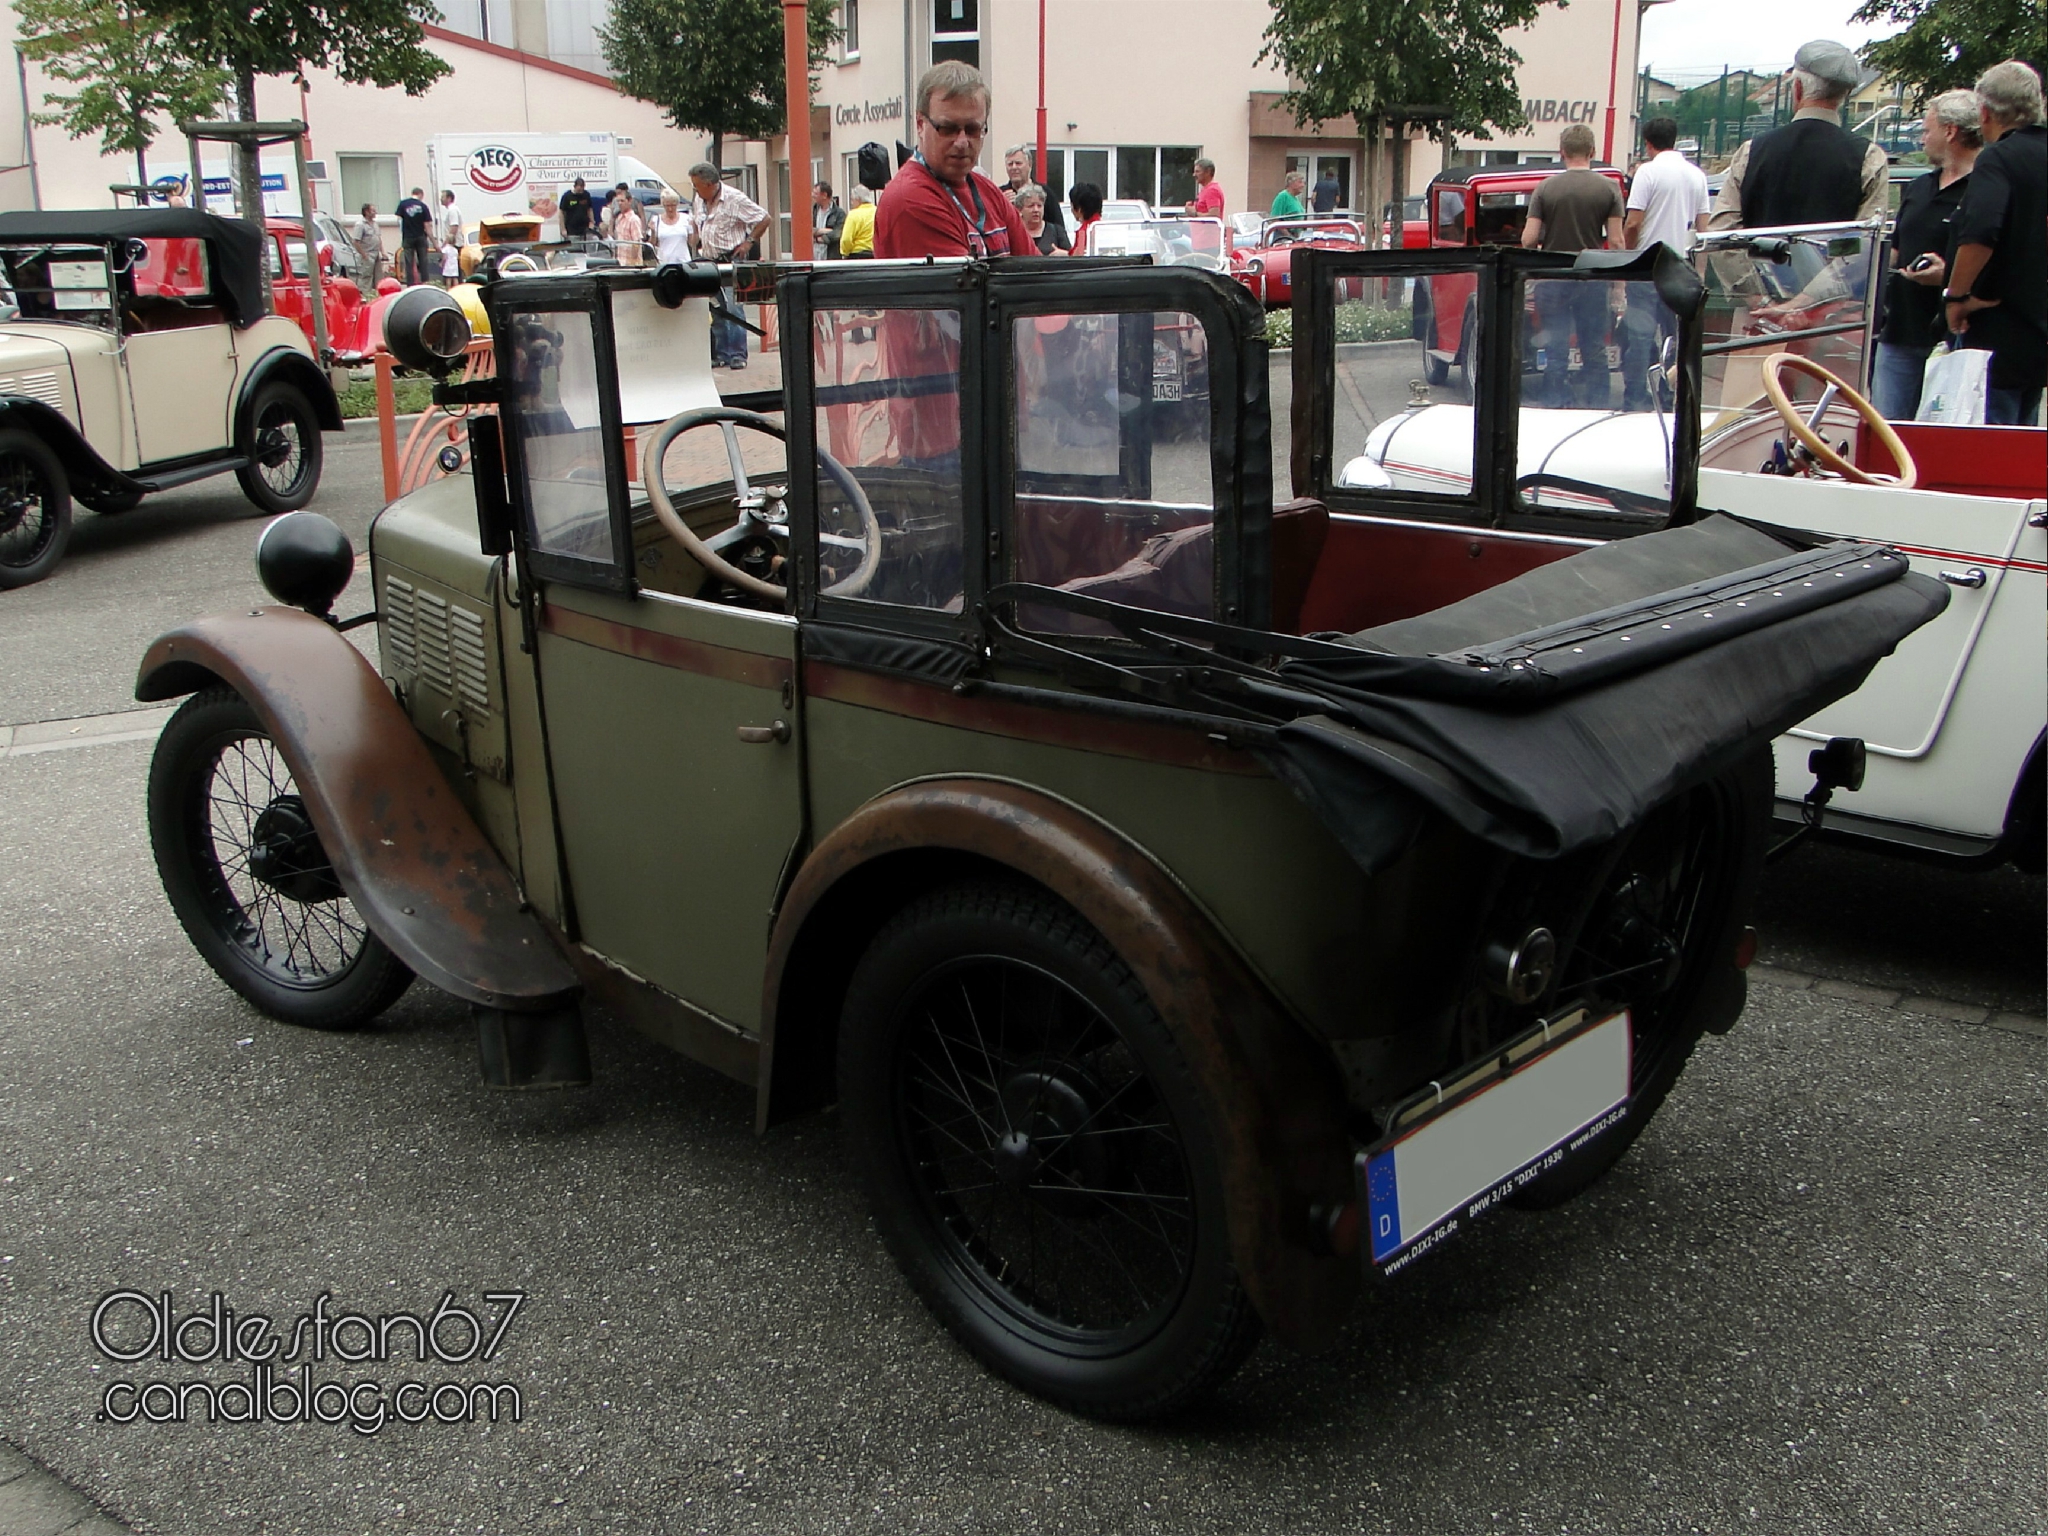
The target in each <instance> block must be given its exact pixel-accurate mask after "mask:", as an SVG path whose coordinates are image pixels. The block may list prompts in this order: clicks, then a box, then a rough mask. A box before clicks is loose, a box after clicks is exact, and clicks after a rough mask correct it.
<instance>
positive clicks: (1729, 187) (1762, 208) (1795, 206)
mask: <svg viewBox="0 0 2048 1536" xmlns="http://www.w3.org/2000/svg"><path fill="white" fill-rule="evenodd" d="M1872 78H1873V76H1872V75H1871V73H1870V72H1869V71H1867V70H1865V69H1864V67H1863V65H1862V62H1861V61H1860V60H1859V59H1858V58H1857V57H1856V55H1855V54H1854V53H1852V52H1850V51H1849V49H1848V48H1846V47H1844V46H1843V45H1842V44H1840V43H1831V42H1827V41H1825V40H1823V41H1817V42H1811V43H1808V44H1806V45H1805V46H1804V47H1802V48H1801V49H1800V50H1799V52H1798V53H1796V54H1795V55H1793V59H1792V121H1791V122H1789V123H1787V124H1786V125H1785V126H1784V127H1782V128H1774V129H1772V130H1771V131H1770V132H1769V133H1766V134H1763V135H1761V136H1760V137H1758V138H1754V139H1751V140H1750V141H1749V142H1748V143H1746V144H1744V145H1743V146H1742V147H1741V148H1739V149H1737V150H1736V151H1735V158H1734V159H1733V160H1732V161H1730V162H1729V164H1728V174H1727V176H1726V178H1725V179H1724V180H1723V181H1722V183H1721V191H1720V195H1719V196H1717V197H1716V198H1715V199H1714V214H1713V218H1712V219H1711V220H1710V221H1709V222H1710V223H1711V225H1712V227H1713V228H1715V229H1757V228H1761V227H1765V226H1773V225H1779V224H1846V223H1848V222H1850V221H1851V220H1861V219H1872V218H1880V217H1882V216H1883V214H1884V212H1885V207H1886V202H1887V197H1886V186H1885V181H1886V176H1885V163H1886V162H1885V153H1884V150H1883V149H1882V148H1881V147H1879V146H1878V145H1877V144H1876V143H1874V142H1872V141H1871V140H1869V139H1859V138H1857V137H1856V136H1855V135H1854V134H1852V133H1850V132H1849V131H1848V130H1847V129H1845V128H1843V126H1842V103H1843V101H1844V100H1846V99H1847V98H1848V97H1849V96H1850V95H1851V93H1853V92H1854V91H1856V90H1857V89H1858V88H1859V87H1861V86H1863V85H1864V84H1866V83H1868V82H1869V81H1870V80H1871V79H1872Z"/></svg>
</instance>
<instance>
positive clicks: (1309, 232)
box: [1230, 214, 1365, 309]
mask: <svg viewBox="0 0 2048 1536" xmlns="http://www.w3.org/2000/svg"><path fill="white" fill-rule="evenodd" d="M1303 245H1306V246H1313V247H1315V248H1316V249H1318V250H1325V251H1362V250H1364V249H1365V226H1364V225H1362V224H1360V223H1359V222H1358V221H1357V220H1356V219H1351V218H1341V217H1338V216H1336V215H1333V214H1311V215H1309V216H1307V217H1306V218H1299V219H1268V220H1267V221H1266V225H1265V228H1264V229H1262V230H1260V231H1259V239H1258V243H1257V244H1256V245H1252V246H1248V247H1246V248H1244V249H1242V250H1233V251H1231V253H1230V272H1231V275H1232V276H1233V277H1235V278H1236V279H1237V280H1238V281H1239V282H1241V283H1243V284H1244V285H1245V287H1246V288H1248V289H1250V290H1251V294H1252V297H1253V298H1255V299H1257V300H1258V301H1259V302H1260V303H1262V304H1264V305H1265V306H1266V308H1268V309H1285V308H1286V307H1287V306H1288V305H1289V304H1292V303H1293V302H1294V287H1293V279H1292V276H1291V273H1290V267H1291V264H1292V261H1293V256H1294V250H1295V248H1296V247H1297V246H1303Z"/></svg>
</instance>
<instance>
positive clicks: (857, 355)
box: [811, 309, 966, 613]
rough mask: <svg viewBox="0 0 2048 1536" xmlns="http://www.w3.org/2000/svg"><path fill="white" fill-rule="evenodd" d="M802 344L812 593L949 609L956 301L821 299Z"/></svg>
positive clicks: (956, 538) (954, 557)
mask: <svg viewBox="0 0 2048 1536" xmlns="http://www.w3.org/2000/svg"><path fill="white" fill-rule="evenodd" d="M811 347H812V358H811V364H812V369H813V378H814V380H815V384H814V389H813V394H814V397H815V400H816V407H815V408H816V411H817V422H816V431H817V443H818V502H817V505H818V539H819V550H818V557H819V559H818V565H819V574H818V585H819V590H820V592H821V594H822V595H824V596H827V597H842V598H856V599H860V600H864V601H867V602H878V603H899V604H903V605H906V606H909V607H915V608H928V609H933V610H936V611H940V612H945V613H958V612H959V611H960V608H961V603H962V601H963V597H964V593H965V585H964V579H963V573H964V571H965V568H966V562H965V542H966V535H965V517H964V509H965V498H964V496H963V494H962V490H961V470H960V425H961V406H960V313H959V311H957V310H951V309H880V310H877V309H821V310H818V311H816V312H815V314H814V315H813V317H812V333H811Z"/></svg>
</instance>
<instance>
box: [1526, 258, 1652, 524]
mask: <svg viewBox="0 0 2048 1536" xmlns="http://www.w3.org/2000/svg"><path fill="white" fill-rule="evenodd" d="M1519 281H1520V293H1521V297H1522V303H1521V305H1520V309H1521V314H1522V347H1521V355H1522V373H1521V378H1520V384H1521V388H1520V407H1521V409H1520V415H1519V417H1518V430H1519V436H1518V441H1517V448H1516V459H1515V489H1516V491H1517V492H1518V493H1519V496H1520V500H1521V503H1522V505H1523V506H1524V507H1525V508H1527V509H1530V510H1543V511H1546V512H1549V513H1551V514H1553V515H1555V514H1558V513H1579V514H1583V515H1586V516H1589V517H1592V518H1596V519H1599V520H1601V521H1603V522H1611V521H1615V520H1620V521H1622V522H1626V523H1633V524H1637V525H1645V526H1660V525H1662V524H1663V523H1664V522H1665V520H1666V519H1668V518H1669V517H1670V515H1671V428H1672V423H1671V411H1672V407H1673V392H1674V387H1675V381H1674V379H1673V378H1672V377H1671V376H1670V374H1669V373H1667V371H1666V366H1667V365H1666V361H1665V359H1666V357H1667V356H1669V357H1671V358H1672V359H1674V360H1675V357H1676V352H1677V336H1678V319H1677V317H1676V316H1675V315H1674V314H1673V313H1672V312H1671V310H1670V309H1669V307H1667V306H1666V305H1665V303H1664V301H1663V300H1662V299H1661V298H1659V297H1658V296H1657V287H1656V284H1654V283H1652V282H1649V281H1647V280H1643V281H1636V282H1607V281H1601V280H1599V279H1579V280H1571V279H1566V278H1548V279H1545V278H1535V279H1529V278H1523V279H1520V280H1519ZM1667 344H1668V345H1667Z"/></svg>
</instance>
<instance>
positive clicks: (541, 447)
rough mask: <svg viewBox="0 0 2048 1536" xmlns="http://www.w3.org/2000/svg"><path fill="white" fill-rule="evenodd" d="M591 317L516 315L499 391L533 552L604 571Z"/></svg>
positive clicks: (606, 515) (606, 503)
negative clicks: (511, 428)
mask: <svg viewBox="0 0 2048 1536" xmlns="http://www.w3.org/2000/svg"><path fill="white" fill-rule="evenodd" d="M591 318H592V317H591V316H590V315H589V314H587V313H585V312H583V311H580V310H559V311H540V312H531V311H524V312H522V311H514V312H513V313H512V314H510V315H509V316H508V317H507V319H508V321H509V324H510V328H511V333H512V334H511V347H510V349H509V355H510V360H511V375H512V376H511V378H509V379H508V380H507V381H506V385H505V389H506V396H507V405H508V406H509V408H510V409H509V414H510V415H511V416H512V418H513V420H514V421H515V423H516V427H515V430H516V432H517V436H518V443H519V452H520V456H521V459H522V461H523V465H524V469H525V474H524V476H523V477H522V478H523V480H524V485H525V496H526V501H527V512H528V516H529V518H530V519H531V537H532V542H533V547H534V549H535V550H536V551H538V552H541V553H544V554H550V555H561V556H566V557H568V558H570V559H575V560H585V561H590V562H592V563H594V564H601V565H609V564H610V563H611V561H612V557H613V547H612V522H611V490H610V486H609V484H608V482H607V479H606V472H605V430H604V420H603V410H602V406H601V402H600V395H599V389H598V370H597V346H596V340H595V336H594V333H593V330H592V323H591Z"/></svg>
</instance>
